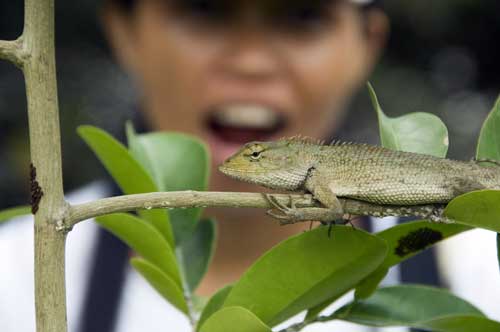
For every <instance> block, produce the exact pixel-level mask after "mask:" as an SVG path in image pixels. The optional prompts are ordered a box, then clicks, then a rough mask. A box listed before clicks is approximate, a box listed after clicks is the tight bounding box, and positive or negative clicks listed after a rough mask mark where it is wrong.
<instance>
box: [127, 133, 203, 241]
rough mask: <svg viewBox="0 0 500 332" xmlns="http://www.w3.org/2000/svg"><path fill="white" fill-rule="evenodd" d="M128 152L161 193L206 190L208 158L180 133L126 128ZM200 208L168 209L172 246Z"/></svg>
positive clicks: (190, 226)
mask: <svg viewBox="0 0 500 332" xmlns="http://www.w3.org/2000/svg"><path fill="white" fill-rule="evenodd" d="M127 136H128V141H129V145H130V152H131V153H132V154H133V155H134V157H135V158H136V159H137V160H138V161H139V162H140V163H141V165H142V166H143V167H144V168H145V169H147V170H148V172H149V173H150V174H151V176H152V178H153V179H154V182H155V183H156V185H157V186H158V188H159V189H160V190H161V191H176V190H201V191H204V190H207V187H208V175H209V165H210V158H209V155H208V149H207V148H206V146H205V144H204V143H202V142H201V141H200V140H198V139H196V138H194V137H192V136H189V135H185V134H181V133H164V132H161V133H149V134H140V135H138V134H135V132H134V131H133V128H132V127H131V126H130V125H129V126H128V128H127ZM201 211H202V209H201V208H192V209H173V210H170V212H169V213H170V216H171V222H172V225H173V228H174V234H175V239H176V243H177V244H179V243H181V242H182V241H183V239H185V238H187V237H189V236H190V235H191V234H192V232H193V231H194V229H195V228H196V223H197V222H198V220H199V218H200V215H201Z"/></svg>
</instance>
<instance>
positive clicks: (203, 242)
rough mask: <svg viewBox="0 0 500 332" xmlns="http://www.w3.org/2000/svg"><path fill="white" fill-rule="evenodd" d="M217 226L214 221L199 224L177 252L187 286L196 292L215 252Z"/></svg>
mask: <svg viewBox="0 0 500 332" xmlns="http://www.w3.org/2000/svg"><path fill="white" fill-rule="evenodd" d="M215 240H216V224H215V221H213V220H204V221H201V222H199V223H198V225H197V226H196V229H195V231H194V233H193V235H192V236H190V237H189V238H186V239H185V240H184V241H183V242H182V243H181V245H180V247H179V249H180V250H177V257H178V258H179V261H180V263H181V266H182V267H183V275H184V279H185V281H186V286H187V287H188V289H189V291H190V292H194V291H195V290H196V288H197V287H198V285H199V283H200V281H201V279H202V278H203V276H204V275H205V273H206V272H207V270H208V266H209V263H210V261H211V259H212V256H213V253H214V250H215Z"/></svg>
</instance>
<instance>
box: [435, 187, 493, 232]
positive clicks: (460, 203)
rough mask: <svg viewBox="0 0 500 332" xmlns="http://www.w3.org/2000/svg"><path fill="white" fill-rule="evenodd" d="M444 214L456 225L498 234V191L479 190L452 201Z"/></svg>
mask: <svg viewBox="0 0 500 332" xmlns="http://www.w3.org/2000/svg"><path fill="white" fill-rule="evenodd" d="M444 214H445V215H446V216H447V217H448V218H451V219H453V220H456V222H457V223H460V224H463V225H468V226H472V227H480V228H484V229H489V230H490V231H494V232H497V233H499V232H500V222H499V221H498V216H500V190H480V191H473V192H469V193H466V194H464V195H461V196H458V197H456V198H455V199H453V200H452V201H451V202H450V203H448V205H447V206H446V209H445V210H444Z"/></svg>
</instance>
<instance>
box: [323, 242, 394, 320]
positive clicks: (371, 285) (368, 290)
mask: <svg viewBox="0 0 500 332" xmlns="http://www.w3.org/2000/svg"><path fill="white" fill-rule="evenodd" d="M389 252H390V249H389ZM387 272H389V269H388V268H387V267H385V266H384V263H382V265H381V266H380V267H379V268H378V269H376V270H375V271H373V272H372V273H371V274H370V275H369V276H368V277H366V278H365V279H363V280H362V281H361V282H360V283H359V284H358V285H357V286H356V291H355V292H354V297H355V298H356V299H366V298H367V297H369V296H370V295H372V294H373V292H375V291H376V290H377V287H378V285H379V284H380V283H381V282H382V280H384V278H385V276H386V275H387ZM318 314H319V313H318Z"/></svg>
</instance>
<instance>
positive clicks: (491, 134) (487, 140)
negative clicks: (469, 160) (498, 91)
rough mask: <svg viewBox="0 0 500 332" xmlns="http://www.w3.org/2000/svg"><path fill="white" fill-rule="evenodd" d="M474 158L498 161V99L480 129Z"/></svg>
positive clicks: (499, 144) (499, 136)
mask: <svg viewBox="0 0 500 332" xmlns="http://www.w3.org/2000/svg"><path fill="white" fill-rule="evenodd" d="M476 158H477V159H493V160H499V161H500V97H498V99H497V101H496V103H495V106H493V109H492V110H491V112H490V114H489V115H488V117H487V118H486V120H485V121H484V124H483V127H482V128H481V133H480V134H479V140H478V144H477V149H476Z"/></svg>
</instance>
